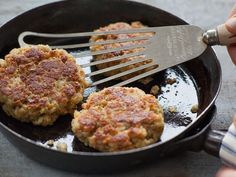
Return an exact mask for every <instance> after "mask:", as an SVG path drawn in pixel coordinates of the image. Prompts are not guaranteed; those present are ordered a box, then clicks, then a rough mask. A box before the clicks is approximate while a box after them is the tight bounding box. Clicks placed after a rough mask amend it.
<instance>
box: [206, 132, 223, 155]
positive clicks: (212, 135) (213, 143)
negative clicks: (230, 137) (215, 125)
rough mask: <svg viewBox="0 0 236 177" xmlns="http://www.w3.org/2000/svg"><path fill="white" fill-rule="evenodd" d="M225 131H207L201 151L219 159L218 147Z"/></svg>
mask: <svg viewBox="0 0 236 177" xmlns="http://www.w3.org/2000/svg"><path fill="white" fill-rule="evenodd" d="M226 132H227V130H211V129H210V130H209V132H208V133H207V135H206V140H205V143H204V146H203V149H204V150H205V151H206V152H207V153H208V154H211V155H214V156H216V157H219V152H220V146H221V143H222V140H223V138H224V136H225V134H226Z"/></svg>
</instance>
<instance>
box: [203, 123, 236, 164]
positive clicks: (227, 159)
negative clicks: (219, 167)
mask: <svg viewBox="0 0 236 177" xmlns="http://www.w3.org/2000/svg"><path fill="white" fill-rule="evenodd" d="M204 150H205V151H206V152H207V153H209V154H212V155H214V156H217V157H220V159H221V160H222V162H223V163H224V164H226V165H228V166H231V167H234V168H236V127H235V126H234V124H232V125H231V126H230V127H229V129H228V130H209V132H208V133H207V136H206V139H205V143H204Z"/></svg>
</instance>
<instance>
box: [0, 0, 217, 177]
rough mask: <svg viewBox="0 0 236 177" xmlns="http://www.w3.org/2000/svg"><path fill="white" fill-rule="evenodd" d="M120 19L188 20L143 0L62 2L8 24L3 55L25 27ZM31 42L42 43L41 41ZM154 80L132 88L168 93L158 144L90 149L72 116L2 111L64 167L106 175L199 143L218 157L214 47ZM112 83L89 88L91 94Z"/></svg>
mask: <svg viewBox="0 0 236 177" xmlns="http://www.w3.org/2000/svg"><path fill="white" fill-rule="evenodd" d="M119 21H124V22H131V21H141V22H142V23H144V24H146V25H148V26H165V25H179V24H186V22H184V21H183V20H181V19H179V18H178V17H176V16H174V15H172V14H169V13H167V12H165V11H163V10H160V9H158V8H155V7H151V6H148V5H144V4H141V3H137V2H130V1H124V0H122V1H121V0H99V1H95V0H74V1H62V2H56V3H52V4H48V5H45V6H42V7H39V8H36V9H33V10H31V11H28V12H26V13H24V14H22V15H20V16H18V17H16V18H14V19H13V20H11V21H10V22H8V23H7V24H5V25H4V26H2V27H1V28H0V36H1V41H0V57H2V58H3V57H4V55H5V54H7V53H8V52H9V51H10V50H11V49H12V48H14V47H18V43H17V37H18V35H19V34H20V33H21V32H23V31H27V30H30V31H36V32H47V33H66V32H83V31H92V30H94V29H96V28H98V27H100V26H104V25H107V24H109V23H114V22H119ZM28 40H31V39H30V38H29V39H28ZM83 40H88V39H83ZM31 42H37V43H40V39H37V40H34V41H31ZM60 42H63V43H65V42H68V41H67V40H65V39H61V40H57V41H47V43H48V44H52V43H53V44H59V43H60ZM69 42H76V40H73V41H69ZM77 42H78V41H77ZM160 45H161V41H160ZM69 52H78V51H69ZM78 63H79V59H78ZM153 78H154V80H153V81H152V82H151V83H149V84H147V85H143V84H141V83H138V82H136V83H133V84H130V85H129V86H137V87H139V88H141V89H143V90H144V91H145V92H146V93H149V92H150V89H151V87H152V86H153V85H156V84H158V85H159V86H161V90H162V92H160V93H159V94H158V95H157V99H158V100H159V101H160V103H161V104H162V105H163V107H164V112H165V123H166V124H165V129H164V133H163V136H162V137H161V140H160V141H159V142H157V143H155V144H152V145H149V146H146V147H143V148H139V149H134V150H129V151H123V152H113V153H103V152H97V151H95V150H93V149H91V148H88V147H85V146H84V145H83V144H82V143H80V142H79V141H78V140H77V139H76V138H74V136H73V134H72V133H71V131H70V122H71V117H70V116H64V117H61V118H60V119H59V120H58V121H56V123H55V125H53V126H51V127H46V128H43V127H35V126H33V125H31V124H26V123H21V122H18V121H16V120H15V119H12V118H9V117H8V116H7V115H6V114H5V113H4V112H3V111H2V110H0V113H1V116H0V125H1V126H0V127H1V131H2V132H3V133H4V135H5V136H6V137H7V138H8V139H9V141H11V142H12V143H13V144H14V145H15V146H16V147H18V148H19V149H20V150H21V151H22V152H24V153H25V154H26V155H28V156H29V157H30V158H33V159H36V160H37V161H40V162H42V163H45V164H48V165H51V166H54V167H58V168H61V169H66V170H74V171H80V172H90V173H91V172H92V173H98V172H103V173H104V172H107V171H113V170H120V169H126V168H130V167H132V166H134V165H136V164H139V163H141V162H145V161H151V160H152V159H155V160H158V159H160V158H161V157H163V156H166V155H170V154H172V153H173V152H176V151H183V150H187V149H193V148H192V147H191V146H190V147H189V146H186V144H187V145H189V144H193V145H194V149H193V150H200V149H203V148H205V149H206V150H207V151H209V152H211V153H215V155H217V146H219V143H218V142H219V141H217V142H214V141H205V138H206V137H207V136H208V137H210V140H212V136H211V135H212V132H213V131H209V128H208V127H209V125H210V122H211V120H212V118H213V116H212V114H213V113H212V112H214V108H213V107H214V106H213V105H214V101H215V99H216V96H217V94H218V92H219V88H220V83H221V68H220V66H219V62H218V60H217V58H216V56H215V54H214V52H213V51H212V49H211V48H208V49H207V50H206V51H205V52H204V53H203V54H202V55H201V56H200V57H198V58H196V59H193V60H191V61H189V62H187V63H185V64H183V65H181V66H177V67H173V68H170V69H167V70H165V71H163V72H160V73H157V74H155V75H154V76H153ZM167 78H176V79H177V82H176V83H175V84H173V85H170V84H167V83H166V82H165V81H166V79H167ZM91 79H94V78H91ZM95 79H96V78H95ZM107 86H109V85H103V86H100V87H97V88H90V89H87V90H86V91H85V97H86V96H88V95H89V94H90V93H91V92H93V91H95V90H99V89H102V87H107ZM194 104H199V111H198V114H194V113H191V111H190V109H191V106H192V105H194ZM169 106H177V109H178V112H177V113H170V112H169V111H168V107H169ZM78 109H79V108H78ZM209 132H210V133H209ZM209 135H210V136H209ZM217 138H218V136H217ZM49 139H54V140H55V141H64V142H66V143H67V144H68V151H69V152H67V153H65V152H59V151H56V150H54V149H51V148H49V147H47V145H45V143H46V141H47V140H49ZM213 140H214V138H213ZM186 142H191V143H186ZM205 142H207V143H205ZM214 143H215V144H214ZM212 145H213V146H212ZM216 145H217V146H216ZM209 147H213V148H209Z"/></svg>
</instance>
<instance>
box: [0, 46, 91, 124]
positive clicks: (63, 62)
mask: <svg viewBox="0 0 236 177" xmlns="http://www.w3.org/2000/svg"><path fill="white" fill-rule="evenodd" d="M84 77H85V76H84V71H83V70H82V69H81V68H80V66H79V65H77V64H76V62H75V59H74V58H73V57H72V56H71V55H70V54H68V53H67V52H66V51H65V50H59V49H55V50H52V49H51V48H49V47H48V46H45V45H37V46H27V47H23V48H16V49H13V50H11V52H10V53H9V54H8V55H6V56H5V60H2V59H1V60H0V102H1V104H2V107H3V110H4V111H5V112H6V113H7V114H8V115H10V116H12V117H14V118H16V119H18V120H20V121H23V122H32V123H33V124H34V125H41V126H47V125H52V124H53V122H54V121H55V120H56V119H57V118H58V117H59V116H60V115H64V114H67V113H73V112H74V110H75V109H76V105H77V104H78V103H79V102H80V101H81V100H82V99H83V95H82V94H83V91H84V88H85V87H86V85H87V83H86V81H85V79H84Z"/></svg>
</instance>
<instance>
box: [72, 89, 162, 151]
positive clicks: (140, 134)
mask: <svg viewBox="0 0 236 177" xmlns="http://www.w3.org/2000/svg"><path fill="white" fill-rule="evenodd" d="M82 108H83V109H82V110H81V111H75V113H74V119H73V120H72V131H73V132H74V134H75V135H76V136H77V137H78V139H79V140H80V141H82V142H84V143H85V145H88V146H90V147H93V148H95V149H97V150H99V151H122V150H128V149H133V148H138V147H143V146H146V145H149V144H151V143H154V142H156V141H158V140H159V138H160V136H161V134H162V131H163V128H164V119H163V110H162V108H161V106H160V105H159V103H158V101H157V99H156V98H155V97H154V96H153V95H150V94H145V93H144V92H143V91H142V90H140V89H138V88H128V87H110V88H105V89H103V90H102V91H100V92H96V93H92V94H91V95H90V96H89V98H88V100H87V102H86V103H84V104H83V105H82Z"/></svg>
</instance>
